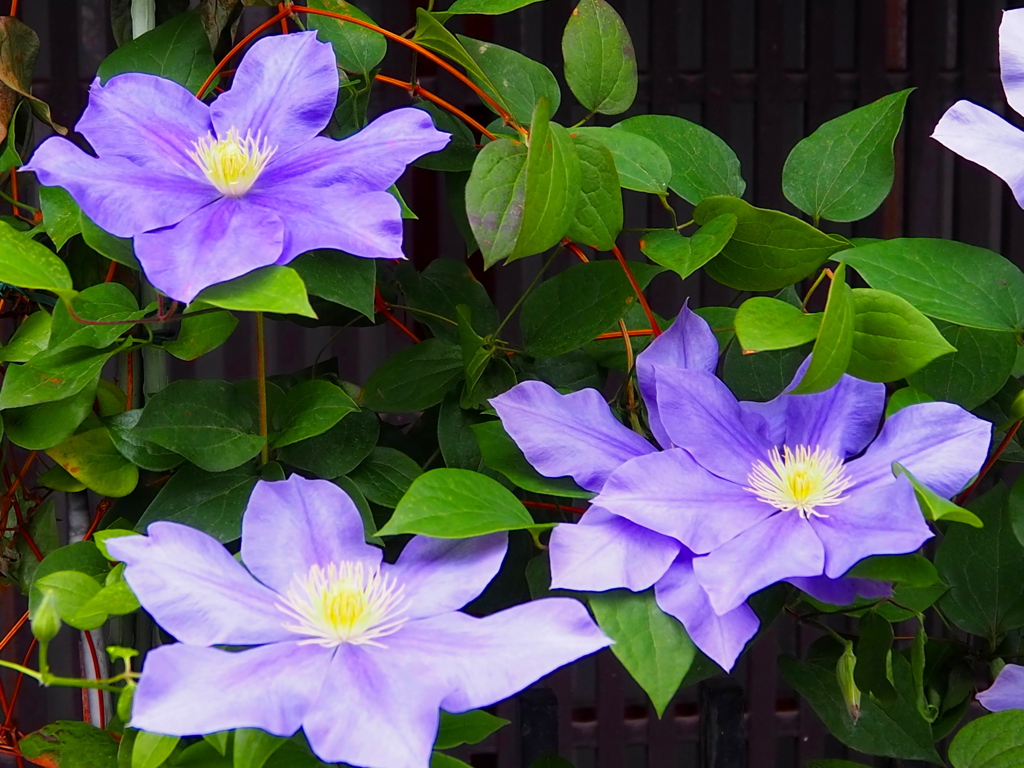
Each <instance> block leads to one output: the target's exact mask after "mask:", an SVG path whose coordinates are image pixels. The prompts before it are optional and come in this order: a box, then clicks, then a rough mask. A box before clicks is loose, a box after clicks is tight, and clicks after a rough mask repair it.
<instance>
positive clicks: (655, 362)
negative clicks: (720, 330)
mask: <svg viewBox="0 0 1024 768" xmlns="http://www.w3.org/2000/svg"><path fill="white" fill-rule="evenodd" d="M717 366H718V340H717V339H716V338H715V334H714V332H713V331H712V330H711V326H709V325H708V323H707V321H706V320H705V319H704V318H702V317H700V316H699V315H697V314H695V313H694V312H692V311H690V307H689V300H687V301H686V302H684V303H683V308H682V309H681V310H680V311H679V316H678V317H677V318H676V321H675V322H674V323H672V325H671V326H669V328H668V330H666V331H665V332H664V333H663V334H661V336H659V337H658V338H656V339H655V340H654V341H653V342H651V344H650V346H648V347H647V349H645V350H644V351H643V352H641V353H640V354H639V355H637V358H636V377H637V381H638V382H639V384H640V393H641V395H642V396H643V398H644V403H646V405H647V421H648V424H649V426H650V428H651V432H652V433H653V434H654V438H655V439H656V440H657V441H658V443H659V444H660V445H661V446H662V447H663V448H669V447H671V444H672V443H671V441H670V440H669V439H668V433H667V432H666V431H665V427H664V426H663V425H662V423H661V418H660V416H659V414H658V397H657V372H656V369H657V368H684V369H695V370H698V371H706V372H707V373H714V372H715V368H716V367H717Z"/></svg>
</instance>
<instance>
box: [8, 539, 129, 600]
mask: <svg viewBox="0 0 1024 768" xmlns="http://www.w3.org/2000/svg"><path fill="white" fill-rule="evenodd" d="M33 559H34V558H33ZM58 571H78V572H80V573H84V574H85V575H86V576H90V577H92V578H93V579H96V580H97V581H100V580H103V579H106V577H107V574H108V573H110V563H108V562H107V559H106V558H105V557H104V556H103V555H102V554H101V553H100V551H99V549H97V548H96V545H95V544H93V543H92V542H91V541H79V542H76V543H74V544H68V545H67V546H66V547H60V548H59V549H54V550H53V551H52V552H50V554H48V555H46V557H44V558H43V560H42V562H40V563H39V565H38V566H36V569H35V574H34V576H33V578H32V583H31V588H30V589H29V613H30V614H32V613H33V612H34V611H35V607H36V605H38V603H39V600H40V598H41V597H42V595H41V594H40V592H39V590H38V589H37V588H36V584H37V583H38V582H39V580H40V579H42V578H44V577H46V576H49V575H50V574H51V573H57V572H58ZM22 583H25V582H24V581H23V582H22Z"/></svg>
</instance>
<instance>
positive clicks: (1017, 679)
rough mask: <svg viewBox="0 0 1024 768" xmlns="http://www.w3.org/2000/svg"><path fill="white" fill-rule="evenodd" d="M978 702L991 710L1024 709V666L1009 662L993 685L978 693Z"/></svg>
mask: <svg viewBox="0 0 1024 768" xmlns="http://www.w3.org/2000/svg"><path fill="white" fill-rule="evenodd" d="M978 702H979V703H980V704H981V706H983V707H984V708H985V709H987V710H988V711H989V712H1002V711H1003V710H1004V709H1024V667H1021V666H1019V665H1017V664H1007V665H1006V666H1005V667H1003V669H1002V671H1001V672H1000V673H999V675H998V676H997V677H996V681H995V682H994V683H992V686H991V687H990V688H989V689H988V690H986V691H982V692H981V693H979V694H978Z"/></svg>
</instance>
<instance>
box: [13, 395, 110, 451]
mask: <svg viewBox="0 0 1024 768" xmlns="http://www.w3.org/2000/svg"><path fill="white" fill-rule="evenodd" d="M95 395H96V390H95V388H93V387H91V386H87V387H85V389H83V390H82V391H81V392H78V393H76V394H74V395H71V397H66V398H64V399H63V400H54V401H52V402H48V403H40V404H39V405H29V406H26V407H24V408H8V409H7V410H5V411H4V414H3V425H4V431H5V433H6V435H7V437H8V439H9V440H10V441H11V442H12V443H14V444H15V445H20V446H21V447H22V448H27V449H29V450H32V451H45V450H46V449H47V448H52V447H53V446H55V445H57V444H58V443H63V442H64V441H65V440H67V439H68V438H69V437H71V436H72V435H73V434H75V430H77V429H78V426H79V425H80V424H81V423H82V422H83V421H84V420H85V417H86V416H88V415H89V414H90V413H92V403H93V399H94V398H95Z"/></svg>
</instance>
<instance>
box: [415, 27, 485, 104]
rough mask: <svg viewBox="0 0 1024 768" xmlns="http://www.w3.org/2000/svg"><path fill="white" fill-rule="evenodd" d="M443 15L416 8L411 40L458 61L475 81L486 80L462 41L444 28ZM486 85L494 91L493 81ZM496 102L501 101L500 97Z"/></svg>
mask: <svg viewBox="0 0 1024 768" xmlns="http://www.w3.org/2000/svg"><path fill="white" fill-rule="evenodd" d="M443 16H444V14H432V13H430V12H428V11H427V9H426V8H417V9H416V34H414V35H413V37H412V41H413V42H414V43H419V44H420V45H422V46H423V47H424V48H427V49H428V50H431V51H434V53H440V54H441V55H442V56H445V57H447V58H449V59H451V60H452V61H455V62H458V63H459V64H461V65H462V66H463V67H465V69H466V73H467V74H468V75H469V76H470V77H471V78H472V79H473V80H474V81H475V82H478V83H479V82H488V78H487V75H485V74H484V71H483V70H482V69H480V66H479V65H478V64H477V63H476V61H475V60H474V59H473V57H472V56H470V55H469V54H468V53H467V52H466V49H465V48H464V47H463V46H462V43H460V42H459V41H458V40H457V39H456V37H455V35H453V34H452V33H451V32H449V31H448V30H447V29H445V28H444V25H443V24H442V23H441V21H440V20H439V19H441V18H442V17H443ZM488 85H489V86H490V88H489V89H488V90H489V91H490V93H491V94H493V93H495V92H496V90H497V89H496V88H495V87H494V83H488ZM498 103H499V104H500V103H501V99H500V98H499V99H498ZM503 106H504V105H503Z"/></svg>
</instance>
